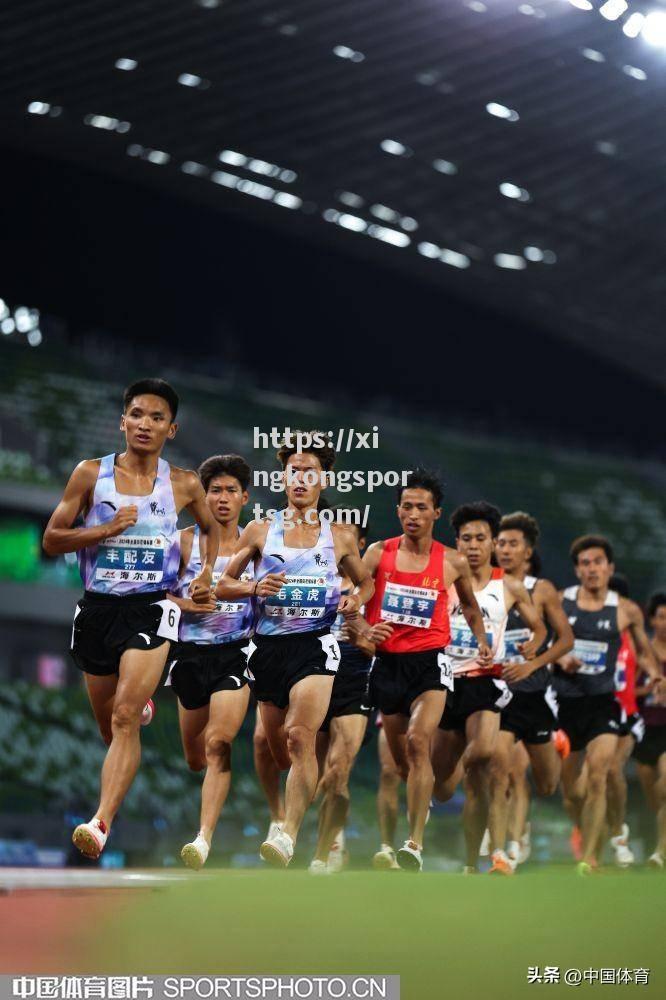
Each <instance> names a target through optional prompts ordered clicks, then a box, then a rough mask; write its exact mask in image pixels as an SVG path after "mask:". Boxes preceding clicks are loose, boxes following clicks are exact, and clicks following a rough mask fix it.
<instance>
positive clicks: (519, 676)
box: [502, 663, 532, 684]
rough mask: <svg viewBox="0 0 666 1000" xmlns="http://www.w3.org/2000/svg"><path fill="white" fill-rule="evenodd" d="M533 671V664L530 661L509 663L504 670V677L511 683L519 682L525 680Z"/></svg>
mask: <svg viewBox="0 0 666 1000" xmlns="http://www.w3.org/2000/svg"><path fill="white" fill-rule="evenodd" d="M531 673H532V665H531V664H530V663H507V664H506V666H505V667H504V668H503V670H502V677H503V679H504V680H505V681H508V682H509V684H517V683H518V681H524V680H525V678H526V677H529V676H530V674H531Z"/></svg>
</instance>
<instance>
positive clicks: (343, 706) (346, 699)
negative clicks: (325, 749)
mask: <svg viewBox="0 0 666 1000" xmlns="http://www.w3.org/2000/svg"><path fill="white" fill-rule="evenodd" d="M370 662H371V661H370V657H369V656H366V655H365V653H362V652H361V650H360V649H356V648H355V647H354V646H350V645H348V644H347V643H344V642H341V643H340V666H339V668H338V672H337V673H336V675H335V680H334V681H333V691H332V692H331V704H330V705H329V707H328V712H327V713H326V718H325V719H324V721H323V722H322V724H321V726H320V727H319V731H320V732H323V733H327V732H328V730H329V727H330V725H331V719H337V718H340V716H342V715H364V716H365V717H366V718H367V717H368V716H369V715H370V708H371V706H370V691H369V684H370Z"/></svg>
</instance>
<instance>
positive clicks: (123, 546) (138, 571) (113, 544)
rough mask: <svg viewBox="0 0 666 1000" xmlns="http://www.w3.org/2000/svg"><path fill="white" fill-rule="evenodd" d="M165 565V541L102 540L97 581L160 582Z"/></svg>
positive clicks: (120, 537)
mask: <svg viewBox="0 0 666 1000" xmlns="http://www.w3.org/2000/svg"><path fill="white" fill-rule="evenodd" d="M163 563H164V539H163V538H162V537H161V536H159V535H158V536H157V537H156V538H151V537H150V536H148V537H145V538H144V537H140V536H138V535H118V536H117V537H116V538H105V539H103V540H102V541H101V542H100V543H99V546H98V549H97V565H96V567H95V579H96V580H125V581H131V582H132V583H159V582H160V581H161V579H162V567H163Z"/></svg>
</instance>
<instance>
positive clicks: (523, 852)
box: [518, 823, 532, 865]
mask: <svg viewBox="0 0 666 1000" xmlns="http://www.w3.org/2000/svg"><path fill="white" fill-rule="evenodd" d="M531 833H532V827H531V825H530V824H529V823H526V824H525V833H524V834H523V835H522V837H521V838H520V853H519V855H518V864H519V865H524V864H525V862H526V861H529V858H530V854H531V853H532V839H531Z"/></svg>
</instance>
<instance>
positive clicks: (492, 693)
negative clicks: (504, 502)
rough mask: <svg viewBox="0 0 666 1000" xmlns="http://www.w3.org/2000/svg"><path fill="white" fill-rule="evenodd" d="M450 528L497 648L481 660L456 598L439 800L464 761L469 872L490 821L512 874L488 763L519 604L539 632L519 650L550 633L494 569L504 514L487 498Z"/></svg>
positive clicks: (499, 855)
mask: <svg viewBox="0 0 666 1000" xmlns="http://www.w3.org/2000/svg"><path fill="white" fill-rule="evenodd" d="M451 525H452V527H453V529H454V531H455V533H456V544H457V546H458V552H459V553H461V554H462V555H464V556H465V557H466V559H467V562H468V563H469V566H470V569H471V573H472V589H473V592H474V596H475V598H476V600H477V602H478V604H479V607H480V609H481V614H482V616H483V627H484V631H485V633H486V639H485V645H486V648H490V649H491V656H490V657H489V658H484V659H482V658H481V657H480V656H479V650H478V640H477V637H476V636H474V635H472V634H471V633H470V630H469V628H468V625H467V622H466V621H465V615H464V613H463V609H462V608H461V607H460V605H459V603H458V602H457V600H456V599H455V594H452V595H451V598H452V602H451V604H452V607H451V641H450V644H449V645H448V646H447V650H446V652H447V655H448V656H449V657H450V660H451V664H452V669H453V676H454V679H455V687H454V689H453V697H452V698H450V699H449V700H448V703H447V706H446V709H445V710H444V715H443V716H442V719H441V722H440V724H439V728H438V730H437V733H436V735H435V738H434V740H433V747H432V759H433V767H434V771H435V798H436V799H439V800H440V801H443V802H445V801H447V800H448V799H450V798H451V796H452V795H453V793H454V791H455V788H456V785H457V783H458V780H459V778H458V774H459V773H458V763H459V761H460V760H462V764H463V770H464V775H465V805H464V807H463V825H464V828H465V841H466V848H467V863H466V866H465V869H464V870H465V872H466V873H467V874H472V873H473V872H476V870H477V861H478V857H479V848H480V846H481V839H482V837H483V832H484V830H485V829H486V821H487V825H488V828H489V830H490V838H491V849H492V852H493V853H492V859H493V866H492V868H491V871H493V872H500V873H502V874H507V875H508V874H511V873H512V871H513V869H512V867H511V865H510V864H509V861H508V859H507V858H506V855H505V853H504V850H503V847H504V845H503V844H501V845H500V838H499V836H498V829H499V826H500V822H501V821H498V820H497V818H496V816H495V812H496V811H497V809H496V808H493V807H494V806H496V805H497V799H496V798H495V797H494V795H493V791H494V789H493V784H494V782H493V776H492V775H488V763H489V761H490V759H491V757H492V755H493V752H494V750H495V745H496V743H497V737H498V733H499V725H500V717H499V713H500V711H501V710H502V709H503V708H504V707H505V706H506V705H507V704H508V703H509V701H510V699H511V692H510V690H509V688H508V687H507V684H506V681H504V680H502V679H501V674H502V669H503V660H504V631H505V628H506V622H507V617H508V614H509V611H510V610H511V608H513V607H514V606H516V607H517V609H518V611H519V612H520V615H521V617H522V619H523V620H524V621H525V623H526V624H527V626H528V628H529V629H530V630H531V631H532V632H533V633H534V634H533V636H532V638H531V639H527V640H526V641H525V642H523V643H519V644H518V646H517V649H518V651H519V652H520V653H521V654H522V656H523V657H524V658H525V660H526V661H528V662H529V661H530V660H531V659H532V658H533V657H534V654H535V652H536V650H537V649H539V647H540V646H541V645H542V643H543V641H544V639H545V638H546V629H545V626H544V624H543V622H542V620H541V618H540V617H539V615H538V614H537V612H536V610H535V608H534V606H533V604H532V601H531V599H530V595H529V594H528V592H527V590H526V589H525V586H524V585H523V583H522V582H521V581H520V580H518V579H516V578H515V577H511V576H508V575H505V574H504V571H503V570H502V569H496V568H494V567H493V565H492V556H493V551H494V548H495V539H496V538H497V534H498V531H499V525H500V512H499V511H498V509H497V508H496V507H493V505H492V504H489V503H486V502H485V501H483V500H481V501H478V502H476V503H469V504H464V505H463V506H461V507H458V508H457V510H454V512H453V514H452V515H451ZM489 779H490V780H489ZM489 785H490V795H491V799H490V809H489V803H488V786H489ZM505 834H506V830H505V831H504V835H505ZM498 845H500V846H498Z"/></svg>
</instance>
